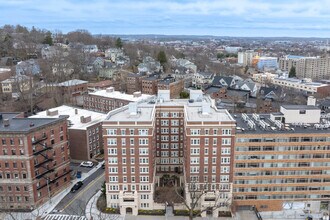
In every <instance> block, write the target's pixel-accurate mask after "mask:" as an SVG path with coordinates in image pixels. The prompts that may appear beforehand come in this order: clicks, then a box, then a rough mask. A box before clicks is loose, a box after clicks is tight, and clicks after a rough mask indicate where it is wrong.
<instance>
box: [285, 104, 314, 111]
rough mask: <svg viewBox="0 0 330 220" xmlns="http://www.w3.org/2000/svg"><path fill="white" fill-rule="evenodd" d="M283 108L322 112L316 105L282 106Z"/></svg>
mask: <svg viewBox="0 0 330 220" xmlns="http://www.w3.org/2000/svg"><path fill="white" fill-rule="evenodd" d="M282 107H283V108H285V109H288V110H314V109H315V110H320V108H319V107H317V106H314V105H282Z"/></svg>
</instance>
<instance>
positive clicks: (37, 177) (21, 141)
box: [0, 113, 70, 210]
mask: <svg viewBox="0 0 330 220" xmlns="http://www.w3.org/2000/svg"><path fill="white" fill-rule="evenodd" d="M20 116H21V115H19V114H18V113H0V139H1V143H0V207H1V209H7V210H31V209H34V208H36V207H38V206H40V205H41V204H43V203H44V202H46V201H48V200H49V199H50V198H51V197H53V196H55V195H56V194H58V193H59V192H61V191H63V190H65V189H66V188H67V187H68V186H69V185H70V167H69V163H70V161H69V158H70V155H69V145H68V139H67V136H68V135H67V121H66V119H67V117H66V116H61V117H59V118H54V119H53V118H22V117H20Z"/></svg>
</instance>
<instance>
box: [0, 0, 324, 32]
mask: <svg viewBox="0 0 330 220" xmlns="http://www.w3.org/2000/svg"><path fill="white" fill-rule="evenodd" d="M4 24H11V25H16V24H21V25H24V26H28V27H32V26H36V27H38V28H46V29H49V30H51V31H53V30H61V31H63V32H68V31H72V30H76V29H87V30H89V31H90V32H91V33H93V34H101V33H102V34H170V35H171V34H180V35H181V34H183V35H217V36H257V37H258V36H260V37H270V36H296V37H326V38H328V37H330V0H269V1H264V0H198V1H195V0H169V1H167V0H166V1H165V0H163V1H160V0H0V26H2V25H4Z"/></svg>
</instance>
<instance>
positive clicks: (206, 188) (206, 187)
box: [175, 182, 231, 220]
mask: <svg viewBox="0 0 330 220" xmlns="http://www.w3.org/2000/svg"><path fill="white" fill-rule="evenodd" d="M175 191H176V193H177V195H178V196H179V197H180V198H181V199H182V201H183V204H184V206H185V207H186V208H187V210H188V214H189V219H190V220H192V219H194V218H195V217H196V215H199V214H202V213H203V212H212V213H213V211H215V210H217V209H219V208H221V207H226V208H228V209H230V208H231V198H225V194H224V193H222V192H220V191H217V190H213V189H211V184H198V183H196V182H190V183H187V187H186V190H184V189H183V188H182V187H177V188H176V190H175ZM208 197H209V198H208ZM203 200H204V201H207V203H206V205H205V207H203V206H202V205H201V203H202V201H203Z"/></svg>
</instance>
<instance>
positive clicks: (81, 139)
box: [31, 105, 106, 161]
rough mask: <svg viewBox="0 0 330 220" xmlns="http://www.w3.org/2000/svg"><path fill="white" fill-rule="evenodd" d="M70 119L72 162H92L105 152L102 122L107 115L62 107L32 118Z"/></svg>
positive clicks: (69, 132)
mask: <svg viewBox="0 0 330 220" xmlns="http://www.w3.org/2000/svg"><path fill="white" fill-rule="evenodd" d="M61 115H67V116H69V117H68V134H69V143H70V157H71V160H72V161H82V160H91V159H93V158H94V157H95V156H97V155H99V154H100V153H102V151H103V139H102V121H103V120H104V119H105V117H106V114H103V113H98V112H93V111H89V110H86V109H79V108H74V107H70V106H66V105H62V106H59V107H56V108H52V109H49V110H47V111H43V112H39V113H38V114H37V115H34V116H31V118H58V117H61Z"/></svg>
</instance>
